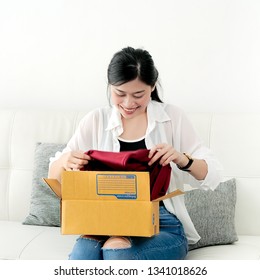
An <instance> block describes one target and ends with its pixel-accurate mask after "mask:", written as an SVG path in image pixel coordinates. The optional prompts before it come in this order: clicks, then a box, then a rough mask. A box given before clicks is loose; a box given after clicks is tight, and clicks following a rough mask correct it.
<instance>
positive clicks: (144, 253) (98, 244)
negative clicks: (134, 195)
mask: <svg viewBox="0 0 260 280" xmlns="http://www.w3.org/2000/svg"><path fill="white" fill-rule="evenodd" d="M94 237H95V236H94ZM108 238H109V237H108V236H102V237H100V236H99V237H98V239H97V240H96V239H91V238H87V237H79V238H78V239H77V242H76V244H75V245H74V247H73V250H72V252H71V254H70V255H69V259H70V260H180V259H184V258H185V256H186V254H187V252H188V242H187V239H186V236H185V234H184V230H183V226H182V224H181V222H180V221H179V220H178V219H177V217H176V216H175V215H173V214H171V213H169V212H168V211H167V210H166V209H165V207H164V206H160V233H159V234H157V235H154V236H152V237H129V240H130V243H131V246H130V247H129V248H123V249H122V248H120V249H108V248H106V249H105V248H102V246H103V244H104V243H105V241H106V240H107V239H108Z"/></svg>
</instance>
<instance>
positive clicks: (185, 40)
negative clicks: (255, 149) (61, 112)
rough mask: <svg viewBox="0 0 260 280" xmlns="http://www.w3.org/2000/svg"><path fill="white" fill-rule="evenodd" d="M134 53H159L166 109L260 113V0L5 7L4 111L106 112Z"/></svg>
mask: <svg viewBox="0 0 260 280" xmlns="http://www.w3.org/2000/svg"><path fill="white" fill-rule="evenodd" d="M125 46H133V47H142V48H145V49H147V50H148V51H149V52H150V53H151V54H152V56H153V58H154V61H155V64H156V66H157V68H158V70H159V73H160V80H161V84H162V88H163V93H162V94H163V96H162V97H163V100H164V101H165V102H170V103H173V104H176V105H178V106H180V107H182V108H183V109H185V110H187V111H194V112H196V111H202V112H260V109H259V104H260V101H259V96H260V1H259V0H215V1H214V0H182V1H181V0H160V1H158V0H143V1H142V0H131V1H130V0H127V1H125V0H109V1H106V0H103V1H101V0H92V1H90V0H64V1H62V0H23V1H21V0H8V1H7V0H0V109H2V108H22V109H24V108H36V109H38V108H43V109H45V108H48V109H49V108H51V109H53V108H54V109H55V108H59V109H73V110H74V109H76V110H78V109H79V110H86V109H87V108H89V106H90V107H96V106H100V105H106V104H107V97H106V87H107V85H106V70H107V66H108V63H109V61H110V59H111V57H112V55H113V54H114V53H115V52H116V51H118V50H120V49H121V48H123V47H125Z"/></svg>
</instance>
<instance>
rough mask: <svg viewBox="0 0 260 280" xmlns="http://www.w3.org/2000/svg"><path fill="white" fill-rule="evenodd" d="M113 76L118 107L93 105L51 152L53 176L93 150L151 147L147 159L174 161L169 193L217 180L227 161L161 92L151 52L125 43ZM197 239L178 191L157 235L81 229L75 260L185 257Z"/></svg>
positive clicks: (163, 209) (163, 210) (165, 205)
mask: <svg viewBox="0 0 260 280" xmlns="http://www.w3.org/2000/svg"><path fill="white" fill-rule="evenodd" d="M107 76H108V85H109V87H108V89H109V93H110V94H111V96H110V98H111V101H112V103H113V106H110V107H105V108H99V109H96V110H93V111H92V112H89V113H88V114H87V115H86V116H85V117H84V118H83V119H82V121H81V123H80V125H79V128H78V129H77V131H76V132H75V134H74V135H73V136H72V138H71V140H70V141H69V142H68V144H67V146H66V148H65V149H64V150H63V152H62V153H61V154H59V155H57V156H56V157H55V158H53V159H52V162H51V164H50V168H49V178H56V179H58V180H60V174H61V171H62V170H75V169H76V170H77V169H81V168H82V166H84V165H89V164H90V163H91V160H92V158H91V155H89V154H87V153H85V152H86V151H88V150H99V151H111V152H122V151H126V152H127V151H130V150H131V151H132V150H139V149H147V150H149V151H147V152H148V159H149V160H148V162H147V164H148V165H150V166H151V165H153V164H155V163H158V164H159V165H161V166H166V165H169V166H168V167H169V168H171V169H170V170H171V176H170V184H169V186H167V188H169V192H171V191H174V190H175V188H176V186H178V188H180V189H183V188H184V184H187V183H192V185H194V186H197V187H202V188H204V189H207V188H208V189H209V188H211V189H214V188H215V187H217V185H218V184H219V182H220V179H221V177H220V174H219V171H220V170H221V166H220V165H219V163H218V161H217V160H216V159H215V158H214V156H213V155H212V153H211V152H210V151H209V150H208V148H206V147H205V146H203V145H202V142H201V141H200V139H199V137H198V135H197V134H196V132H195V130H194V129H193V127H192V125H191V123H190V121H189V120H188V119H187V117H186V116H185V114H184V112H183V111H182V110H181V109H179V108H177V107H176V106H174V105H170V104H164V103H163V102H162V101H161V99H160V98H159V95H158V91H157V83H158V71H157V69H156V68H155V66H154V62H153V59H152V57H151V55H150V54H149V53H148V52H147V51H146V50H142V49H134V48H131V47H127V48H124V49H122V50H121V51H119V52H117V53H116V54H115V55H114V56H113V57H112V60H111V62H110V64H109V66H108V71H107ZM189 155H191V156H192V157H191V156H189ZM161 166H159V168H162V167H161ZM162 187H163V186H160V188H162ZM151 191H153V187H152V186H151ZM165 191H166V190H165ZM199 239H200V237H199V235H198V233H197V231H196V229H195V228H194V225H193V224H192V222H191V219H190V217H189V215H188V212H187V209H186V208H185V205H184V201H183V199H181V198H178V197H175V198H174V199H167V200H165V201H164V202H162V203H161V205H160V232H159V234H157V235H155V236H152V237H151V238H144V237H132V236H131V237H125V236H117V237H109V236H103V237H98V236H89V235H87V236H86V235H83V236H82V237H80V238H79V239H78V241H77V242H76V244H75V246H74V248H73V250H72V253H71V254H70V259H105V260H109V259H183V258H185V256H186V254H187V250H188V242H189V243H190V244H192V243H196V242H197V241H198V240H199Z"/></svg>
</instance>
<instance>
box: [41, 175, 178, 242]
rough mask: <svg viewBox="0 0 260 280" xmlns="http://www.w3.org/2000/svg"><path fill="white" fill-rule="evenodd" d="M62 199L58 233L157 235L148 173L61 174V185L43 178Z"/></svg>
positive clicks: (155, 206)
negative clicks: (59, 230)
mask: <svg viewBox="0 0 260 280" xmlns="http://www.w3.org/2000/svg"><path fill="white" fill-rule="evenodd" d="M44 181H45V182H46V183H47V184H48V185H49V186H50V187H51V189H52V190H53V191H54V192H55V193H56V194H57V195H58V196H59V197H60V198H61V233H62V234H88V235H109V236H113V235H117V236H146V237H149V236H152V235H154V234H157V233H159V201H160V200H163V199H166V198H169V197H173V196H176V195H180V194H183V192H181V191H180V190H176V191H175V192H172V193H170V194H168V195H166V196H163V197H161V198H159V199H156V200H154V201H150V179H149V173H148V172H117V171H116V172H111V171H106V172H104V171H64V172H63V173H62V180H61V184H60V183H59V182H58V181H57V180H55V179H44Z"/></svg>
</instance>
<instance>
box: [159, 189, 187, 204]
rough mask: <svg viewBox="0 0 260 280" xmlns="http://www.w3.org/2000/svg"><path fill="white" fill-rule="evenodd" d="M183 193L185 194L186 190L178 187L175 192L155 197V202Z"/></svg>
mask: <svg viewBox="0 0 260 280" xmlns="http://www.w3.org/2000/svg"><path fill="white" fill-rule="evenodd" d="M181 194H184V192H183V191H181V190H180V189H177V190H175V191H173V192H170V193H168V194H166V195H164V196H161V197H159V198H156V199H154V200H153V202H158V201H162V200H165V199H167V198H171V197H174V196H177V195H181Z"/></svg>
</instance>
